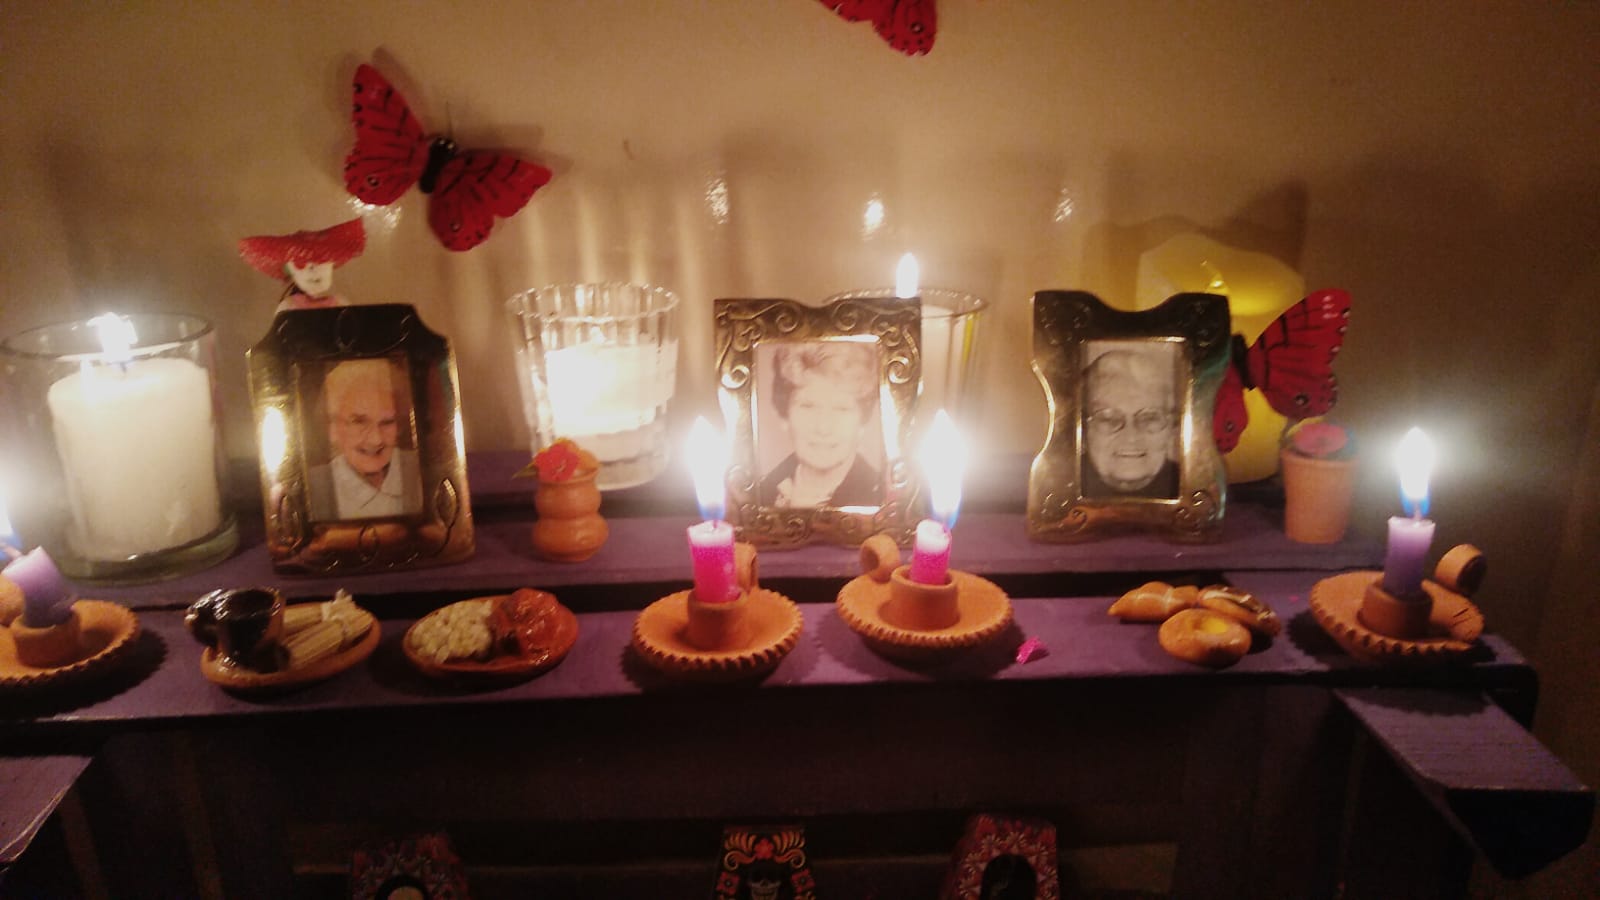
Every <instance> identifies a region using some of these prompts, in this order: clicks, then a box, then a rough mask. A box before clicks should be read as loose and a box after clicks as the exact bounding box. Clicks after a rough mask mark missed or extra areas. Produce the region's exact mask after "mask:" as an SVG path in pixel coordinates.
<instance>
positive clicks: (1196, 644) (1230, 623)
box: [1156, 609, 1250, 669]
mask: <svg viewBox="0 0 1600 900" xmlns="http://www.w3.org/2000/svg"><path fill="white" fill-rule="evenodd" d="M1156 637H1157V639H1158V640H1160V642H1161V649H1163V650H1165V651H1167V652H1168V653H1170V654H1172V655H1173V656H1176V657H1177V658H1179V659H1181V660H1183V661H1185V662H1192V663H1195V664H1196V665H1202V666H1210V667H1211V668H1213V669H1222V668H1226V667H1228V666H1231V665H1233V664H1234V663H1236V662H1238V661H1239V660H1241V659H1243V658H1244V655H1245V654H1246V653H1248V652H1250V631H1249V629H1247V628H1245V627H1244V626H1243V625H1240V624H1239V623H1238V622H1236V621H1234V620H1233V619H1230V618H1228V617H1227V616H1224V615H1220V614H1218V613H1214V612H1212V611H1211V610H1209V609H1185V610H1182V611H1180V612H1178V613H1175V614H1174V615H1173V616H1172V618H1170V619H1168V620H1166V621H1165V622H1162V623H1161V630H1160V631H1159V632H1157V634H1156Z"/></svg>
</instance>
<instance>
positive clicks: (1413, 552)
mask: <svg viewBox="0 0 1600 900" xmlns="http://www.w3.org/2000/svg"><path fill="white" fill-rule="evenodd" d="M1433 458H1434V454H1433V443H1432V442H1431V441H1429V440H1428V436H1427V435H1425V434H1423V433H1422V430H1421V429H1420V428H1413V429H1411V430H1410V431H1408V432H1406V435H1405V437H1404V438H1402V439H1401V440H1400V448H1399V451H1398V452H1397V454H1396V461H1397V462H1398V464H1399V469H1400V502H1401V505H1402V506H1404V507H1405V511H1406V513H1407V515H1405V516H1394V517H1392V518H1390V519H1389V545H1388V549H1387V551H1386V552H1385V553H1384V557H1383V589H1384V590H1386V591H1388V592H1389V593H1391V594H1393V595H1394V596H1396V597H1400V598H1406V597H1415V596H1418V595H1420V594H1421V593H1422V576H1423V571H1424V569H1425V568H1426V566H1427V561H1428V548H1429V547H1430V546H1432V544H1433V520H1431V519H1427V518H1424V517H1425V516H1426V515H1427V514H1428V476H1429V475H1430V474H1432V471H1433Z"/></svg>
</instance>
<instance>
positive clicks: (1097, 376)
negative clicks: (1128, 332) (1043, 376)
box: [1083, 341, 1181, 499]
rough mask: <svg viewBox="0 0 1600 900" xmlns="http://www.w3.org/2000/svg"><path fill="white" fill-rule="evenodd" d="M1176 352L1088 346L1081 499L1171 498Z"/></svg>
mask: <svg viewBox="0 0 1600 900" xmlns="http://www.w3.org/2000/svg"><path fill="white" fill-rule="evenodd" d="M1178 349H1179V345H1178V344H1177V343H1175V342H1169V341H1090V342H1089V343H1088V344H1086V345H1085V350H1086V351H1087V353H1088V359H1089V364H1088V366H1087V367H1085V368H1084V370H1083V391H1084V402H1083V445H1084V448H1085V451H1086V454H1085V455H1086V456H1087V457H1088V459H1087V462H1088V464H1087V465H1085V466H1083V496H1085V497H1093V498H1096V499H1115V498H1122V497H1154V498H1167V499H1171V498H1176V497H1177V496H1178V419H1179V415H1180V413H1181V408H1180V404H1179V400H1180V397H1181V394H1180V393H1179V388H1178V385H1179V384H1180V377H1179V376H1180V373H1179V361H1180V360H1181V356H1180V355H1179V353H1178Z"/></svg>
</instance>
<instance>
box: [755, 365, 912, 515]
mask: <svg viewBox="0 0 1600 900" xmlns="http://www.w3.org/2000/svg"><path fill="white" fill-rule="evenodd" d="M755 362H756V371H757V373H759V374H758V389H759V397H758V408H759V410H758V419H757V440H756V452H757V459H758V463H759V465H760V466H761V468H762V470H763V471H765V472H766V474H765V475H763V476H762V478H761V482H760V484H758V485H757V488H756V498H757V502H759V503H760V504H761V505H762V506H786V507H833V508H837V507H845V506H854V507H876V506H878V505H880V504H881V503H882V502H883V476H882V474H881V472H882V466H883V455H884V450H883V430H882V422H881V421H880V418H879V417H880V410H879V406H878V389H879V385H880V384H881V383H882V362H881V358H880V350H879V348H878V345H877V344H875V343H869V342H865V341H802V342H795V343H774V344H762V345H757V346H756V360H755Z"/></svg>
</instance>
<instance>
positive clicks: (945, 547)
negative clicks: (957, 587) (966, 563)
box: [911, 519, 950, 584]
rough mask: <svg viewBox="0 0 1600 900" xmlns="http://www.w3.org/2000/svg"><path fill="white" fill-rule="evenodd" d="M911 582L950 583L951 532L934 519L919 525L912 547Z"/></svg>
mask: <svg viewBox="0 0 1600 900" xmlns="http://www.w3.org/2000/svg"><path fill="white" fill-rule="evenodd" d="M911 580H912V581H915V582H916V583H917V584H945V583H947V582H949V581H950V530H949V529H948V528H945V527H944V526H943V525H941V524H939V523H938V522H935V521H934V520H932V519H923V520H922V521H921V522H918V523H917V539H916V543H914V544H912V546H911Z"/></svg>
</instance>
